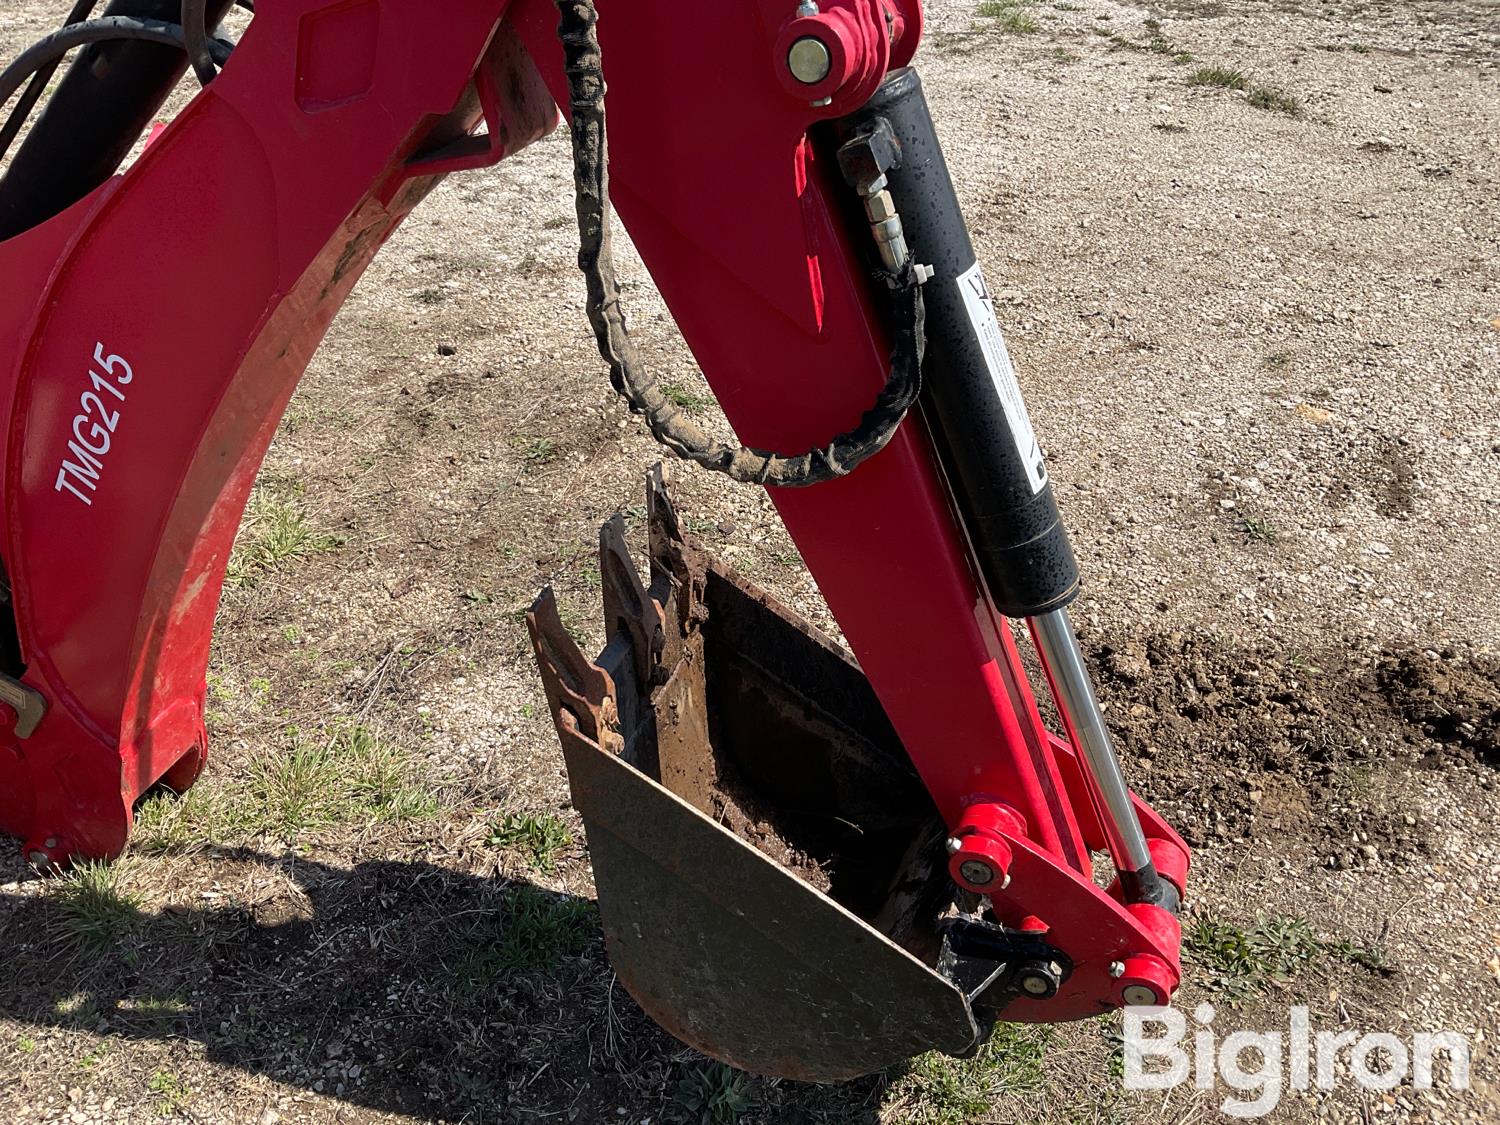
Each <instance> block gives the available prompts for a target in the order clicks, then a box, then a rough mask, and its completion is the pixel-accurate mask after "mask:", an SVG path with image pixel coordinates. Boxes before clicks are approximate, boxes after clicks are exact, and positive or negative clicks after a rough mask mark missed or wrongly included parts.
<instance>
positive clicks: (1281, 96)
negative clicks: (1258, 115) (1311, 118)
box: [1246, 86, 1302, 117]
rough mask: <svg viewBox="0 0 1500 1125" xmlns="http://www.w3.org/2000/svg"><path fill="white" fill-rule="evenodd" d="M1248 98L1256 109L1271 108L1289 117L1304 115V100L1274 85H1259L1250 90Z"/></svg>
mask: <svg viewBox="0 0 1500 1125" xmlns="http://www.w3.org/2000/svg"><path fill="white" fill-rule="evenodd" d="M1246 100H1247V101H1249V103H1250V104H1251V105H1253V106H1254V107H1255V108H1256V109H1269V110H1271V111H1273V112H1275V113H1284V114H1286V115H1287V116H1288V117H1301V116H1302V102H1301V101H1300V100H1299V99H1298V98H1297V96H1296V95H1295V94H1288V93H1287V92H1286V91H1284V90H1278V89H1276V88H1275V87H1274V86H1257V87H1255V89H1253V90H1251V91H1250V96H1249V98H1247V99H1246Z"/></svg>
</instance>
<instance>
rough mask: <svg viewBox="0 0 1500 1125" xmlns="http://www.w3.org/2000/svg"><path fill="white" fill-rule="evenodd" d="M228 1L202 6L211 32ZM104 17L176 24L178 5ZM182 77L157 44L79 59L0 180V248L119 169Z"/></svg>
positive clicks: (172, 1) (119, 4)
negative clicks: (163, 21) (122, 17)
mask: <svg viewBox="0 0 1500 1125" xmlns="http://www.w3.org/2000/svg"><path fill="white" fill-rule="evenodd" d="M233 3H234V0H209V4H208V13H207V14H208V20H207V22H208V26H209V27H210V29H212V28H214V27H217V26H218V24H219V21H220V20H222V19H223V18H224V15H225V13H226V12H228V11H229V9H230V7H231V6H232V5H233ZM103 14H104V15H106V16H134V17H136V18H138V19H157V20H165V21H167V22H170V23H176V22H177V21H178V20H179V19H181V16H182V0H113V2H112V3H111V4H110V5H109V7H107V8H106V9H105V10H104V13H103ZM186 69H187V55H186V54H185V53H184V52H183V51H181V50H179V49H177V48H175V47H168V46H165V45H163V44H161V43H143V42H139V41H131V40H120V41H117V42H106V43H96V44H93V45H92V46H89V47H85V48H83V49H82V50H81V51H79V52H78V56H77V58H76V59H74V61H73V63H72V65H71V66H69V67H68V72H67V74H66V75H64V77H63V79H62V81H61V82H59V83H58V86H57V89H56V90H55V91H53V94H52V97H51V98H50V99H49V100H48V102H47V107H46V109H45V110H44V111H43V112H42V115H41V116H40V117H39V118H37V120H36V123H35V124H34V125H33V126H32V129H31V132H30V134H29V135H28V136H27V138H26V140H25V141H24V142H23V143H22V144H21V146H20V148H18V149H17V150H16V154H15V158H14V159H13V160H12V161H11V165H10V168H9V169H8V170H7V172H6V173H5V176H4V177H3V178H0V241H4V240H5V239H7V238H10V237H12V236H14V235H17V234H20V233H21V232H22V231H26V230H30V229H31V228H32V227H34V226H36V225H37V224H38V223H42V222H45V221H46V220H48V219H50V218H52V217H53V216H54V215H57V214H59V213H61V212H62V211H65V210H67V209H68V208H69V207H71V206H72V205H73V204H74V203H77V202H78V201H79V200H80V199H82V198H83V197H84V196H86V195H88V193H89V192H91V191H93V190H94V189H95V188H97V187H98V186H99V185H100V184H102V183H104V181H105V180H107V179H109V177H110V176H112V175H114V173H115V171H116V170H117V169H118V168H119V167H120V164H121V162H123V161H124V159H125V157H126V156H127V155H128V154H129V152H130V149H131V146H132V145H134V144H135V142H136V141H137V140H139V139H140V136H141V134H142V133H144V132H145V130H146V128H147V126H149V125H150V124H151V118H152V117H153V116H154V115H155V114H156V112H157V111H158V110H159V109H160V108H161V106H162V103H163V102H165V101H166V100H167V95H169V94H170V93H171V92H172V88H173V87H174V86H176V85H177V83H178V82H179V81H180V80H181V79H182V76H183V72H184V71H186Z"/></svg>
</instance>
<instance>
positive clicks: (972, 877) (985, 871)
mask: <svg viewBox="0 0 1500 1125" xmlns="http://www.w3.org/2000/svg"><path fill="white" fill-rule="evenodd" d="M958 873H959V874H960V875H962V876H963V877H964V881H965V882H968V883H972V884H973V885H974V886H976V887H983V886H986V885H987V884H989V883H993V882H994V881H995V869H994V868H993V867H991V866H990V865H989V864H988V863H985V862H984V861H983V860H979V859H966V860H964V861H963V862H962V863H961V864H959V865H958Z"/></svg>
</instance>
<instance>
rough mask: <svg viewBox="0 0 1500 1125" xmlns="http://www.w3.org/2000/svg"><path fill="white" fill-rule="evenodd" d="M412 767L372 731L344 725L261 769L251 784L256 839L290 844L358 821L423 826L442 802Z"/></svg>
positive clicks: (296, 742)
mask: <svg viewBox="0 0 1500 1125" xmlns="http://www.w3.org/2000/svg"><path fill="white" fill-rule="evenodd" d="M413 767H414V763H413V762H412V760H411V758H410V757H409V756H408V755H405V754H403V753H401V752H400V751H398V750H397V749H396V748H395V747H393V746H392V745H391V744H390V743H388V742H386V741H385V740H383V739H380V738H377V737H376V736H375V735H374V734H373V733H372V732H371V731H370V730H369V728H367V727H364V726H359V725H357V724H347V725H344V724H341V725H338V726H336V727H334V728H333V730H332V732H331V733H328V734H325V735H323V736H322V737H319V738H316V739H312V740H308V739H304V738H303V737H301V735H300V734H294V736H293V741H292V745H291V748H290V749H289V750H288V751H286V752H285V753H281V754H271V755H269V756H267V757H265V758H262V759H260V760H259V761H257V762H256V764H255V769H254V772H253V773H252V775H251V780H250V785H249V797H250V800H251V802H252V808H253V807H257V806H258V807H259V808H260V809H261V810H263V811H262V812H261V813H260V815H259V816H258V817H255V816H254V815H253V814H252V817H251V822H250V823H251V827H252V832H251V834H252V835H258V834H260V833H261V832H270V833H273V834H276V835H279V836H281V837H283V838H285V839H292V838H295V837H296V836H298V835H300V834H301V833H303V832H306V831H307V830H309V829H312V828H322V827H326V826H328V825H333V824H340V823H347V822H351V821H356V820H369V821H376V822H392V821H401V820H420V819H423V818H425V817H428V816H431V815H432V814H433V813H434V812H436V811H437V798H436V796H435V795H434V794H433V793H432V792H431V791H430V790H429V789H427V788H426V787H425V786H423V785H421V784H419V782H418V780H417V778H416V776H415V774H416V771H415V769H414V768H413Z"/></svg>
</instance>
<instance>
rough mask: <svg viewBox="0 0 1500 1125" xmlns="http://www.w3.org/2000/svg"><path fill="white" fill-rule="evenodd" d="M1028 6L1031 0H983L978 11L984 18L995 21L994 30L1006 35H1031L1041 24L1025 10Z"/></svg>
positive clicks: (1039, 28)
mask: <svg viewBox="0 0 1500 1125" xmlns="http://www.w3.org/2000/svg"><path fill="white" fill-rule="evenodd" d="M1030 6H1031V0H983V2H982V3H981V4H980V5H979V8H978V11H979V14H980V15H981V16H982V17H984V18H985V19H988V20H994V21H995V22H994V24H993V25H992V26H993V27H994V29H995V30H996V31H999V32H1002V33H1004V34H1006V35H1031V34H1033V33H1034V32H1037V31H1040V30H1041V29H1042V25H1041V24H1039V23H1037V21H1036V17H1034V16H1033V15H1032V14H1031V13H1030V12H1028V11H1026V9H1027V8H1029V7H1030Z"/></svg>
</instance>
